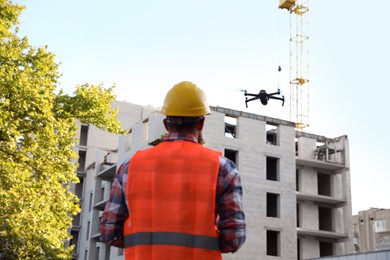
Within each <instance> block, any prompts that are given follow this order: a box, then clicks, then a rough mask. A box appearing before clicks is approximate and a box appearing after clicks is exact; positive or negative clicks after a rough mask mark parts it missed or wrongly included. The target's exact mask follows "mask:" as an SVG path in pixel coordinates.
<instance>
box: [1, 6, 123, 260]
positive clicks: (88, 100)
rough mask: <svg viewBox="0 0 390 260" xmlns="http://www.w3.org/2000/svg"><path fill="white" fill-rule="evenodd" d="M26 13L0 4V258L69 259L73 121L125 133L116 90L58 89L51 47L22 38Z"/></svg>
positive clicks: (74, 180) (75, 203)
mask: <svg viewBox="0 0 390 260" xmlns="http://www.w3.org/2000/svg"><path fill="white" fill-rule="evenodd" d="M23 8H24V7H22V6H20V5H15V4H13V3H12V2H11V1H9V0H0V259H1V258H3V259H69V258H70V256H71V251H72V248H71V247H68V248H67V247H66V244H67V242H68V241H69V239H70V235H69V233H68V228H70V227H71V224H72V215H75V214H78V212H79V211H80V208H79V205H78V198H77V197H76V196H75V195H74V194H72V193H71V192H69V185H70V184H71V183H77V182H78V181H79V180H78V178H77V175H76V174H75V169H76V166H77V165H76V163H74V162H75V161H77V160H76V159H77V154H76V153H75V151H74V150H73V147H74V146H75V144H76V141H77V140H76V133H75V132H76V130H77V127H76V119H78V120H79V121H81V122H87V123H92V124H94V125H96V126H98V127H100V128H102V129H105V130H108V131H111V132H115V133H123V131H122V130H121V129H120V125H119V123H118V122H117V121H116V115H117V110H113V109H111V107H110V104H111V102H112V101H114V99H115V96H114V94H113V88H114V87H111V88H108V89H104V88H103V87H102V86H101V85H97V86H94V85H88V84H85V85H81V86H77V87H76V90H75V92H74V95H65V94H64V93H63V92H62V91H61V90H60V91H58V90H56V88H57V85H58V79H59V77H60V74H59V73H58V64H56V63H55V62H54V54H53V53H50V52H49V51H48V50H47V47H42V48H34V47H32V46H31V45H30V44H29V43H28V39H27V37H22V38H21V37H19V36H18V27H17V25H18V24H19V20H18V19H19V16H20V14H21V11H22V10H23Z"/></svg>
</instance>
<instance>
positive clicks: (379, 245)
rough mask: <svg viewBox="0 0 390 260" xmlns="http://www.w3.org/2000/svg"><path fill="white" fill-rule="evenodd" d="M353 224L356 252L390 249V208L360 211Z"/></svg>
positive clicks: (354, 217)
mask: <svg viewBox="0 0 390 260" xmlns="http://www.w3.org/2000/svg"><path fill="white" fill-rule="evenodd" d="M352 225H353V231H354V246H355V252H356V253H360V252H362V253H365V252H370V251H382V250H390V209H378V208H370V209H368V210H364V211H359V212H358V215H355V216H353V220H352Z"/></svg>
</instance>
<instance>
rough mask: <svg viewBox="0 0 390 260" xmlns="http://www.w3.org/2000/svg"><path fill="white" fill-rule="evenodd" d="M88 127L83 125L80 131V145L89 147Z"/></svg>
mask: <svg viewBox="0 0 390 260" xmlns="http://www.w3.org/2000/svg"><path fill="white" fill-rule="evenodd" d="M88 128H89V127H88V125H81V129H80V145H83V146H87V141H88Z"/></svg>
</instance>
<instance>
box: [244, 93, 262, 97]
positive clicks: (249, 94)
mask: <svg viewBox="0 0 390 260" xmlns="http://www.w3.org/2000/svg"><path fill="white" fill-rule="evenodd" d="M244 95H245V96H251V97H257V96H259V94H251V93H244Z"/></svg>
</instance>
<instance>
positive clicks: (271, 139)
mask: <svg viewBox="0 0 390 260" xmlns="http://www.w3.org/2000/svg"><path fill="white" fill-rule="evenodd" d="M265 130H266V132H267V142H266V143H267V144H272V145H278V126H277V125H271V124H269V123H267V125H266V129H265Z"/></svg>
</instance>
